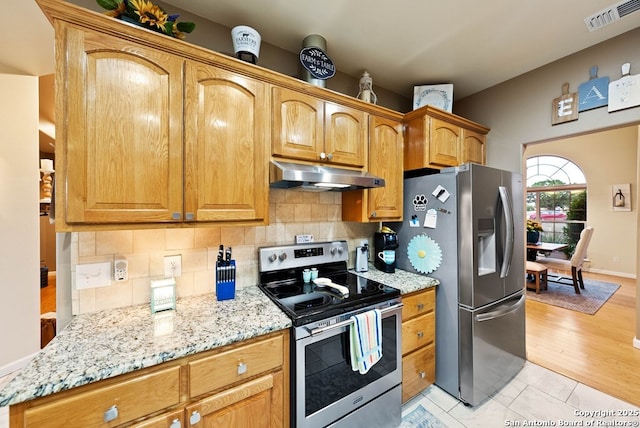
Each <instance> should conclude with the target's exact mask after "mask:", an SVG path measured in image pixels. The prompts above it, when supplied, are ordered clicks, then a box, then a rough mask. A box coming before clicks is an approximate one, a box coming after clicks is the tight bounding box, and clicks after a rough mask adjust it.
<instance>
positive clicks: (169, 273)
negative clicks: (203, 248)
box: [164, 254, 182, 278]
mask: <svg viewBox="0 0 640 428" xmlns="http://www.w3.org/2000/svg"><path fill="white" fill-rule="evenodd" d="M179 276H182V256H181V255H180V254H178V255H176V256H164V277H165V278H177V277H179Z"/></svg>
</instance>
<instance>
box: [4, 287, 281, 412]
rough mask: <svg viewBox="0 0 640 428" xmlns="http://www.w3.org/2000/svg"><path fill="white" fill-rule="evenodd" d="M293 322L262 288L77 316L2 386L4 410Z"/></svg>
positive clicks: (248, 337)
mask: <svg viewBox="0 0 640 428" xmlns="http://www.w3.org/2000/svg"><path fill="white" fill-rule="evenodd" d="M289 327H291V320H290V319H289V318H288V317H287V316H286V315H285V314H284V313H283V312H282V311H280V309H278V307H277V306H276V305H275V304H274V303H273V302H271V300H269V298H268V297H267V296H266V295H265V294H264V293H263V292H262V291H260V289H259V288H258V287H246V288H244V289H239V290H237V292H236V297H235V299H232V300H223V301H218V300H216V297H215V295H213V294H206V295H200V296H192V297H185V298H180V299H177V301H176V309H175V311H164V312H158V313H156V314H155V315H154V314H151V310H150V307H149V305H148V304H146V305H138V306H130V307H125V308H119V309H112V310H107V311H100V312H94V313H90V314H82V315H77V316H75V317H74V319H73V320H72V321H71V323H69V325H68V326H67V327H65V328H64V329H63V330H62V331H61V332H60V333H58V335H57V336H56V337H55V338H54V339H53V340H52V341H51V342H49V344H48V345H47V346H46V347H45V348H44V349H42V350H41V351H40V352H39V353H38V354H37V355H36V356H35V357H34V359H33V360H31V361H30V362H29V364H28V365H27V366H26V367H25V368H24V369H22V370H21V371H20V372H19V373H18V374H17V375H16V377H15V378H13V379H12V380H11V381H10V382H9V383H8V384H7V385H6V386H5V387H4V388H3V389H2V390H0V407H3V406H8V405H12V404H17V403H20V402H23V401H27V400H31V399H34V398H38V397H43V396H46V395H49V394H53V393H56V392H60V391H64V390H67V389H71V388H75V387H78V386H82V385H86V384H88V383H91V382H96V381H99V380H103V379H107V378H111V377H114V376H117V375H121V374H124V373H129V372H132V371H135V370H139V369H142V368H145V367H151V366H154V365H157V364H161V363H163V362H166V361H170V360H175V359H177V358H180V357H185V356H187V355H193V354H196V353H198V352H203V351H208V350H210V349H214V348H217V347H220V346H224V345H229V344H232V343H236V342H240V341H243V340H247V339H251V338H253V337H257V336H261V335H264V334H267V333H270V332H273V331H278V330H283V329H286V328H289Z"/></svg>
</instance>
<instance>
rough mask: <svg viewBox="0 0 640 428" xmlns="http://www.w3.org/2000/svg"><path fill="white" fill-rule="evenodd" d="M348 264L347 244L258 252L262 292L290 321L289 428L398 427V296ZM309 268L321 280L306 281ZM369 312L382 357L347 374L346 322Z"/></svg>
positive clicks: (400, 373)
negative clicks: (376, 323)
mask: <svg viewBox="0 0 640 428" xmlns="http://www.w3.org/2000/svg"><path fill="white" fill-rule="evenodd" d="M348 258H349V250H348V246H347V243H346V241H332V242H314V243H309V244H298V245H287V246H277V247H264V248H260V250H259V259H260V267H259V270H260V285H259V287H260V288H261V289H262V290H263V291H264V292H265V293H266V294H267V295H268V296H269V297H270V298H271V299H272V300H273V301H274V302H275V303H276V304H277V305H278V306H279V307H280V308H281V309H282V310H283V311H284V312H285V313H286V314H287V315H288V316H289V317H291V319H292V322H293V331H292V333H293V340H292V341H291V370H292V372H291V394H290V395H291V412H292V415H291V424H292V426H297V427H327V426H329V427H354V426H367V427H371V428H373V427H394V426H398V425H399V424H400V422H401V416H400V413H401V408H402V404H401V400H402V399H401V382H402V359H401V331H402V329H401V321H402V303H401V298H400V292H399V290H397V289H395V288H392V287H388V286H386V285H384V284H381V283H379V282H376V281H372V280H368V279H366V278H363V277H360V276H358V275H356V274H355V273H353V272H350V271H348V270H347V261H348ZM312 269H315V272H317V276H318V277H319V278H320V281H313V280H312V279H311V278H312V277H315V275H316V274H315V272H314V274H313V275H312V273H311V272H312ZM305 270H309V271H308V272H305ZM323 278H324V279H325V281H324V283H322V279H323ZM372 309H379V310H380V311H381V314H382V359H381V360H380V361H378V362H377V363H376V364H374V365H373V366H372V367H371V369H370V370H369V371H368V372H367V373H365V374H360V373H359V372H358V371H354V370H352V368H351V356H350V346H349V330H350V325H351V323H352V321H351V317H352V316H353V315H356V314H359V313H362V312H366V311H369V310H372Z"/></svg>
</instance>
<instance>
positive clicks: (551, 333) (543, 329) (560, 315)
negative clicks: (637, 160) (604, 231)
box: [40, 272, 640, 406]
mask: <svg viewBox="0 0 640 428" xmlns="http://www.w3.org/2000/svg"><path fill="white" fill-rule="evenodd" d="M584 277H585V278H587V279H589V278H591V279H595V280H600V281H607V282H615V283H618V284H621V287H620V288H619V289H618V290H617V291H616V293H615V294H614V295H613V296H612V297H611V298H610V299H609V300H608V301H607V303H606V304H605V305H604V306H603V307H602V308H600V310H599V311H598V312H597V313H596V314H595V315H587V314H583V313H580V312H576V311H571V310H568V309H562V308H558V307H555V306H551V305H545V304H544V303H538V302H533V301H530V300H527V303H526V310H527V324H526V325H527V358H528V359H529V360H530V361H531V362H533V363H535V364H538V365H540V366H542V367H546V368H548V369H550V370H553V371H555V372H558V373H560V374H562V375H564V376H567V377H569V378H571V379H574V380H576V381H578V382H580V383H583V384H585V385H588V386H591V387H593V388H595V389H598V390H600V391H602V392H605V393H607V394H609V395H612V396H614V397H617V398H620V399H622V400H625V401H627V402H629V403H632V404H634V405H636V406H640V349H637V348H634V347H633V338H634V336H635V334H636V332H635V323H636V315H635V299H636V280H634V279H628V278H620V277H612V276H606V275H597V274H591V273H587V272H585V273H584ZM40 295H41V300H40V306H41V313H47V312H55V308H56V300H55V299H56V277H55V274H54V275H51V274H50V275H49V285H48V286H47V287H44V288H41V290H40Z"/></svg>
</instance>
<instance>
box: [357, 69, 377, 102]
mask: <svg viewBox="0 0 640 428" xmlns="http://www.w3.org/2000/svg"><path fill="white" fill-rule="evenodd" d="M356 98H358V99H359V100H362V101H364V102H367V103H371V104H375V103H376V102H377V101H378V96H377V95H376V94H375V92H373V79H372V78H371V76H370V75H369V73H368V72H366V71H365V72H364V73H362V77H360V90H359V91H358V96H357V97H356Z"/></svg>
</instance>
